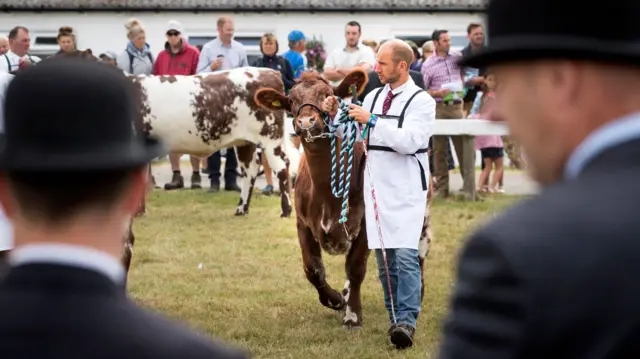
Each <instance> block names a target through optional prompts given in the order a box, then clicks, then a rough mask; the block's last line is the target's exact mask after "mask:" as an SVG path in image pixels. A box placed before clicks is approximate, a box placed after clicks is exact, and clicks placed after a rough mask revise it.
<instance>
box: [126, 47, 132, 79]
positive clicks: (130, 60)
mask: <svg viewBox="0 0 640 359" xmlns="http://www.w3.org/2000/svg"><path fill="white" fill-rule="evenodd" d="M125 51H126V52H127V55H129V73H130V74H132V75H133V55H131V53H130V52H129V51H127V50H125Z"/></svg>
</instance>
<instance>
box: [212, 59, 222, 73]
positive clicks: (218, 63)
mask: <svg viewBox="0 0 640 359" xmlns="http://www.w3.org/2000/svg"><path fill="white" fill-rule="evenodd" d="M223 61H224V58H223V57H218V58H217V59H215V60H214V61H213V62H212V63H211V66H210V68H211V71H215V70H217V69H219V68H220V67H222V62H223Z"/></svg>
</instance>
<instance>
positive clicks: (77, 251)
mask: <svg viewBox="0 0 640 359" xmlns="http://www.w3.org/2000/svg"><path fill="white" fill-rule="evenodd" d="M10 262H11V265H12V266H19V265H24V264H30V263H54V264H61V265H67V266H72V267H79V268H83V269H88V270H92V271H95V272H99V273H101V274H103V275H105V276H107V277H109V278H110V279H111V280H113V281H114V282H116V283H122V282H123V281H124V278H125V272H124V267H123V266H122V264H121V263H120V262H119V261H117V260H116V259H115V258H113V257H112V256H110V255H108V254H106V253H104V252H101V251H98V250H96V249H92V248H89V247H83V246H76V245H69V244H61V243H55V244H53V243H52V244H30V245H25V246H20V247H17V248H15V249H14V250H12V251H11V254H10Z"/></svg>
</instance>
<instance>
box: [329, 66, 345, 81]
mask: <svg viewBox="0 0 640 359" xmlns="http://www.w3.org/2000/svg"><path fill="white" fill-rule="evenodd" d="M324 77H326V78H327V79H329V80H330V81H339V80H342V79H343V78H344V77H345V75H343V74H342V73H341V72H340V70H338V69H330V70H325V71H324Z"/></svg>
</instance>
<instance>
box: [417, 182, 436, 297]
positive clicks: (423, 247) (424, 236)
mask: <svg viewBox="0 0 640 359" xmlns="http://www.w3.org/2000/svg"><path fill="white" fill-rule="evenodd" d="M432 188H433V187H432V186H429V191H428V192H427V209H426V211H425V212H424V222H423V223H422V232H421V234H420V242H419V243H418V257H419V260H420V281H421V283H422V287H421V289H420V301H422V299H424V265H425V260H426V258H427V255H428V254H429V247H430V245H431V239H433V234H432V232H431V223H430V216H431V198H432V197H433V189H432Z"/></svg>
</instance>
